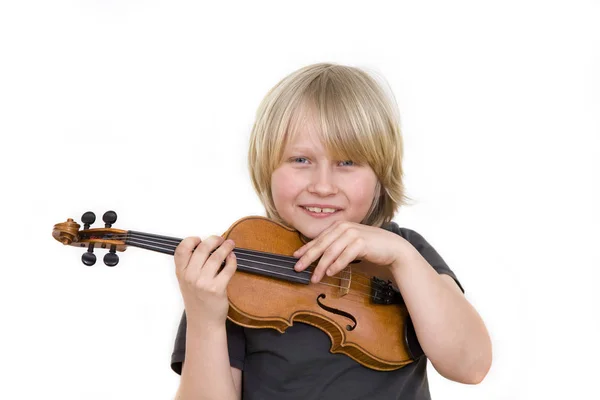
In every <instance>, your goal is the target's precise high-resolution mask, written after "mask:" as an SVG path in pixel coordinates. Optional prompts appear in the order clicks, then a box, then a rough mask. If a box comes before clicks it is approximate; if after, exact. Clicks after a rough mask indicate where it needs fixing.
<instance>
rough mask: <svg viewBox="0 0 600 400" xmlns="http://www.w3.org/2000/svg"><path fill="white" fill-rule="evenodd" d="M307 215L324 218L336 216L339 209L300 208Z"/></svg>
mask: <svg viewBox="0 0 600 400" xmlns="http://www.w3.org/2000/svg"><path fill="white" fill-rule="evenodd" d="M300 207H301V208H302V209H303V210H304V211H305V212H306V213H307V214H308V215H310V216H313V217H318V218H325V217H329V216H331V215H334V214H337V213H338V212H339V211H341V209H339V208H333V207H316V206H300Z"/></svg>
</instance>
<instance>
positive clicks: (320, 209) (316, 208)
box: [304, 207, 335, 213]
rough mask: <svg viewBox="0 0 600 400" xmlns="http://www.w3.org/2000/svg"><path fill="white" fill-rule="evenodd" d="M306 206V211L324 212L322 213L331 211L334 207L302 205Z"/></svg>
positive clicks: (333, 210)
mask: <svg viewBox="0 0 600 400" xmlns="http://www.w3.org/2000/svg"><path fill="white" fill-rule="evenodd" d="M304 208H306V209H307V210H308V211H312V212H317V213H320V212H324V213H332V212H335V209H334V208H320V207H304Z"/></svg>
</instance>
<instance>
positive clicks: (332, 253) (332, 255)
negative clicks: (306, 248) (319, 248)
mask: <svg viewBox="0 0 600 400" xmlns="http://www.w3.org/2000/svg"><path fill="white" fill-rule="evenodd" d="M349 244H350V240H349V239H348V238H345V237H343V236H342V237H341V238H339V239H338V240H337V241H335V242H333V243H332V244H331V245H330V246H329V247H328V248H327V249H326V250H325V252H324V253H323V255H322V256H321V258H320V259H319V262H318V264H317V266H316V268H315V269H314V271H313V274H312V277H311V281H312V282H313V283H317V282H319V281H320V280H321V279H323V276H324V275H325V271H327V269H328V268H329V267H330V266H331V264H333V263H334V262H335V261H336V260H337V259H338V258H339V257H340V255H341V254H342V253H343V252H344V251H345V249H346V247H348V245H349Z"/></svg>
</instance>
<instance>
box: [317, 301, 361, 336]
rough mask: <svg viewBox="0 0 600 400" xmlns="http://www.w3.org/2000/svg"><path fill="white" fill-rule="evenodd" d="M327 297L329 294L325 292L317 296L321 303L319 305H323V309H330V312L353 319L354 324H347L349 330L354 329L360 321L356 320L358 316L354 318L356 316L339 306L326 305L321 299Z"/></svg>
mask: <svg viewBox="0 0 600 400" xmlns="http://www.w3.org/2000/svg"><path fill="white" fill-rule="evenodd" d="M326 297H327V296H326V295H325V293H321V294H320V295H319V296H317V304H318V305H319V307H321V308H322V309H323V310H326V311H329V312H330V313H333V314H337V315H341V316H342V317H346V318H348V319H349V320H351V321H352V322H354V325H346V330H347V331H353V330H354V328H356V325H357V324H358V322H357V321H356V318H354V316H353V315H352V314H350V313H347V312H346V311H342V310H338V309H337V308H333V307H329V306H326V305H325V304H323V303H321V299H324V298H326Z"/></svg>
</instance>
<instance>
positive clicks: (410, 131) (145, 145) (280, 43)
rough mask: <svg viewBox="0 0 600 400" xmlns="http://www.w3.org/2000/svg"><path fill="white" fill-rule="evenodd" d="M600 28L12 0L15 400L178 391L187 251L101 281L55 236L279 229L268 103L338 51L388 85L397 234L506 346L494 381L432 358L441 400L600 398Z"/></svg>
mask: <svg viewBox="0 0 600 400" xmlns="http://www.w3.org/2000/svg"><path fill="white" fill-rule="evenodd" d="M599 20H600V7H599V5H598V3H597V2H592V1H588V2H586V1H561V2H556V1H555V2H552V1H539V2H534V1H503V2H481V1H455V2H442V1H440V2H431V1H425V2H418V4H417V2H410V3H409V2H392V1H387V2H384V1H371V2H370V3H369V5H367V4H366V2H353V1H329V2H320V1H303V2H281V1H270V2H267V1H253V2H242V1H239V2H231V1H230V2H220V3H219V5H214V4H211V5H208V4H201V2H196V1H186V2H184V1H133V0H131V1H115V0H113V1H101V0H97V1H64V0H62V1H6V2H3V3H2V5H1V6H0V57H1V60H0V61H1V62H0V132H1V133H2V146H1V150H0V155H1V159H0V163H1V171H2V182H1V187H2V198H1V202H2V216H3V217H2V224H3V229H2V230H1V231H2V233H1V234H2V237H1V241H0V243H1V244H2V249H1V250H2V263H1V264H2V268H1V269H0V274H1V275H0V307H1V316H2V317H1V318H2V328H1V330H0V335H1V340H0V354H1V356H0V357H1V362H0V369H1V371H0V372H1V374H0V381H2V384H1V385H0V398H3V399H4V398H6V399H8V398H10V399H38V398H60V399H65V400H67V399H103V400H104V399H168V398H172V396H173V394H174V393H175V391H176V388H177V385H178V381H179V377H178V376H177V375H176V374H175V373H173V372H172V371H171V370H170V367H169V363H170V356H171V351H172V346H173V340H174V337H175V332H176V328H177V324H178V322H179V318H180V315H181V310H182V300H181V296H180V293H179V290H178V286H177V281H176V278H175V274H174V271H173V269H174V265H173V261H172V257H170V256H167V255H163V254H158V253H152V252H147V251H144V250H140V249H135V248H130V249H128V250H127V251H126V252H125V253H121V259H120V263H119V265H118V266H117V267H115V268H113V269H111V268H107V267H105V266H104V264H103V263H102V256H103V254H104V252H103V251H97V252H96V253H97V254H98V262H97V264H96V265H95V266H93V267H91V268H89V267H85V266H83V264H81V261H80V257H81V254H82V252H83V250H81V249H76V248H73V247H65V246H63V245H61V244H59V243H58V242H56V241H55V240H54V239H53V238H52V237H51V231H52V226H53V225H54V224H55V223H59V222H63V221H65V220H66V219H67V218H69V217H71V218H74V219H76V220H77V221H80V218H81V214H82V213H83V212H85V211H88V210H92V211H94V212H95V213H96V215H97V219H98V221H99V222H97V223H96V224H95V225H94V226H95V227H99V226H101V216H102V214H103V213H104V212H105V211H107V210H115V211H116V212H117V213H118V215H119V218H118V221H117V223H116V224H115V226H114V227H116V228H121V229H131V230H140V231H145V232H152V233H158V234H164V235H170V236H177V237H185V236H189V235H198V236H201V237H206V236H208V235H211V234H221V233H223V232H224V231H225V230H226V229H227V228H228V227H229V226H230V224H231V223H233V222H234V221H235V220H237V219H238V218H241V217H244V216H247V215H263V210H262V207H261V204H260V203H259V201H258V199H257V197H256V195H255V194H254V192H253V191H252V188H251V186H250V181H249V177H248V173H247V171H246V164H245V162H246V150H247V141H248V137H249V133H250V129H251V126H252V123H253V118H254V113H255V111H256V108H257V107H258V104H259V102H260V100H261V99H262V97H263V96H264V95H265V94H266V92H267V91H268V90H269V89H270V88H271V87H272V86H273V85H274V84H275V83H277V82H278V81H279V80H280V79H281V78H283V77H284V76H285V75H287V74H289V73H291V72H292V71H294V70H296V69H298V68H300V67H302V66H305V65H307V64H311V63H314V62H322V61H330V62H336V63H342V64H348V65H353V66H358V67H363V68H366V69H368V70H370V71H374V72H375V73H377V74H379V75H381V76H382V77H383V78H385V79H386V81H387V82H388V83H389V85H390V87H391V88H392V90H393V91H394V93H395V96H396V98H397V101H398V104H399V108H400V113H401V118H402V125H401V127H402V130H403V135H404V139H405V144H406V149H405V164H404V166H405V170H406V184H407V189H408V194H409V195H410V196H411V197H412V198H413V199H415V202H414V205H412V206H410V207H406V208H403V209H402V210H401V211H400V212H399V213H398V215H397V217H396V218H395V221H397V222H398V223H399V224H400V225H401V226H405V227H409V228H411V229H414V230H416V231H417V232H419V233H421V234H422V235H423V236H424V237H425V238H426V239H427V240H428V241H429V242H430V243H431V244H432V245H433V246H434V247H435V248H436V249H437V250H438V252H439V253H440V254H441V255H442V257H443V258H444V259H445V260H446V262H447V263H448V264H449V265H450V267H451V268H452V269H453V270H454V271H455V272H456V274H457V275H458V277H459V279H460V281H461V283H462V284H463V286H464V288H465V289H466V296H467V298H468V300H469V301H470V302H471V303H472V304H473V305H474V306H475V307H476V308H477V310H478V311H479V312H480V314H481V315H482V317H483V318H484V320H485V322H486V324H487V327H488V329H489V331H490V333H491V336H492V339H493V346H494V361H493V366H492V368H491V370H490V372H489V374H488V376H487V377H486V379H485V380H484V381H483V383H481V384H479V385H476V386H469V385H463V384H459V383H455V382H451V381H448V380H446V379H445V378H443V377H441V376H440V375H439V374H437V372H436V371H435V370H434V369H433V368H431V366H430V368H429V378H430V387H431V392H432V396H433V398H434V399H533V398H535V399H538V398H539V399H542V398H547V397H550V396H551V397H553V398H554V397H555V396H556V397H555V398H592V397H595V396H597V395H598V394H597V393H598V390H597V388H596V385H597V383H596V381H597V372H598V367H597V360H598V357H599V356H600V354H599V345H598V340H597V338H598V337H600V329H599V323H598V320H599V312H598V305H599V304H600V301H599V296H598V294H597V291H596V287H597V285H598V277H599V274H598V268H599V267H600V262H599V261H600V260H599V255H598V250H597V249H598V247H599V246H598V242H599V239H600V238H599V236H600V235H599V234H598V230H599V229H600V227H599V224H598V222H599V213H598V211H597V208H598V204H599V197H600V196H599V188H598V181H599V174H598V171H599V170H600V166H599V165H598V161H597V158H598V156H599V128H600V123H599V122H600V118H599V111H600V95H599V89H600V79H599V72H598V71H600V50H599V49H600V35H599V32H600V30H599V28H598V24H597V22H598V21H599Z"/></svg>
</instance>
